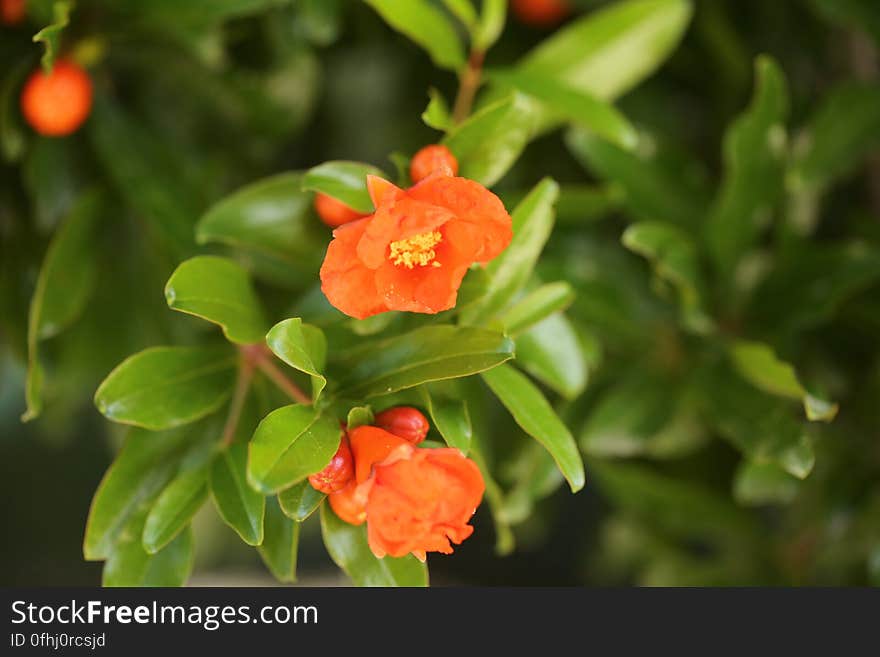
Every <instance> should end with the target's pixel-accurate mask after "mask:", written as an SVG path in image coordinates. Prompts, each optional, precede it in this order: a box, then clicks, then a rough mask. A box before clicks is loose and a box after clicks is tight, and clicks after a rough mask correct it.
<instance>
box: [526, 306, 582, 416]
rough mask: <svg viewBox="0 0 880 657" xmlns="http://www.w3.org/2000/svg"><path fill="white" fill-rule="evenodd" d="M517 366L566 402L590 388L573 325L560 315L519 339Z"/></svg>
mask: <svg viewBox="0 0 880 657" xmlns="http://www.w3.org/2000/svg"><path fill="white" fill-rule="evenodd" d="M516 362H517V365H519V366H520V367H521V368H522V369H524V370H526V371H527V372H528V373H529V374H531V375H532V376H533V377H535V378H536V379H538V380H539V381H541V382H542V383H544V384H545V385H547V386H549V387H550V388H552V389H553V390H555V391H556V392H558V393H559V394H560V395H562V396H563V397H565V398H566V399H574V398H575V397H577V396H578V395H580V394H581V393H582V392H583V391H584V388H586V386H587V379H588V378H589V371H588V369H587V358H586V355H585V354H584V350H583V349H582V348H581V343H580V340H578V337H577V334H576V333H575V331H574V328H573V327H572V325H571V322H569V321H568V319H566V317H565V315H563V314H561V313H556V314H555V315H550V317H547V318H546V319H544V320H542V321H540V322H539V323H537V324H535V325H534V326H533V327H532V328H530V329H529V330H528V331H527V332H525V333H523V334H522V335H520V336H519V337H517V339H516Z"/></svg>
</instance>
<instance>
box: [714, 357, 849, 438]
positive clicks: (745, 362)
mask: <svg viewBox="0 0 880 657" xmlns="http://www.w3.org/2000/svg"><path fill="white" fill-rule="evenodd" d="M730 355H731V358H732V359H733V364H734V367H735V368H736V370H737V371H738V372H739V373H740V374H741V375H742V376H743V378H745V379H746V380H747V381H748V382H749V383H751V384H752V385H754V386H756V387H757V388H760V389H761V390H764V391H766V392H769V393H771V394H774V395H779V396H781V397H788V398H790V399H797V400H801V401H803V403H804V411H805V412H806V414H807V419H808V420H820V421H823V422H830V421H831V420H833V419H834V417H835V416H836V415H837V411H838V405H837V404H835V403H831V402H828V401H824V400H821V399H819V398H817V397H816V396H814V395H811V394H810V393H809V392H808V391H807V390H806V388H804V386H803V385H802V384H801V382H800V381H799V380H798V377H797V374H796V373H795V370H794V367H792V366H791V365H790V364H788V363H786V362H785V361H783V360H780V358H779V357H778V356H777V355H776V353H775V352H774V351H773V348H772V347H770V346H769V345H766V344H764V343H761V342H752V341H748V340H737V341H736V342H735V343H733V344H732V345H731V348H730Z"/></svg>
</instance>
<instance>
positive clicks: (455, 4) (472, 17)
mask: <svg viewBox="0 0 880 657" xmlns="http://www.w3.org/2000/svg"><path fill="white" fill-rule="evenodd" d="M443 4H444V5H446V8H447V9H448V10H449V12H450V13H451V14H452V15H453V16H455V17H456V18H457V19H458V20H460V21H461V22H462V23H463V24H464V26H465V27H467V28H468V29H469V30H471V29H473V27H474V25H475V24H476V22H477V10H476V9H474V5H473V3H472V2H471V0H443Z"/></svg>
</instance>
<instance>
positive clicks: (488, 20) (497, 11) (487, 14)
mask: <svg viewBox="0 0 880 657" xmlns="http://www.w3.org/2000/svg"><path fill="white" fill-rule="evenodd" d="M506 20H507V0H483V7H482V10H481V11H480V19H479V22H478V23H477V26H476V30H475V31H474V36H473V40H474V48H475V49H476V50H479V51H481V52H486V51H487V50H489V48H491V47H492V46H493V45H494V44H495V42H496V41H497V40H498V37H500V36H501V33H502V32H503V31H504V23H505V21H506Z"/></svg>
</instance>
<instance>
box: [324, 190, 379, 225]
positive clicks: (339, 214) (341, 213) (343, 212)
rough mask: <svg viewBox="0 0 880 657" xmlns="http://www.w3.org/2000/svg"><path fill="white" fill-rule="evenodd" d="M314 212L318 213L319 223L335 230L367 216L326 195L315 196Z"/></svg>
mask: <svg viewBox="0 0 880 657" xmlns="http://www.w3.org/2000/svg"><path fill="white" fill-rule="evenodd" d="M315 212H317V213H318V217H320V219H321V221H323V222H324V223H325V224H327V225H328V226H330V227H331V228H336V227H337V226H341V225H342V224H347V223H348V222H350V221H355V220H356V219H360V218H362V217H366V216H367V215H365V214H363V213H361V212H358V211H357V210H355V209H353V208H350V207H348V206H347V205H346V204H345V203H343V202H342V201H338V200H336V199H335V198H333V197H332V196H327V195H326V194H320V193H319V194H315Z"/></svg>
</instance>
